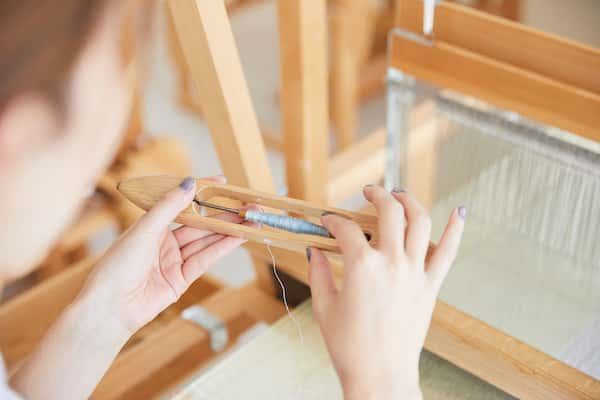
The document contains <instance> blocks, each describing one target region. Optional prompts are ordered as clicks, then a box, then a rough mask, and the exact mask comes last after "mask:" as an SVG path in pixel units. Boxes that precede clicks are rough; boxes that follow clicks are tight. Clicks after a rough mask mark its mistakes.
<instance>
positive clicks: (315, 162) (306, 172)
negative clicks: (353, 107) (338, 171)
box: [277, 0, 329, 204]
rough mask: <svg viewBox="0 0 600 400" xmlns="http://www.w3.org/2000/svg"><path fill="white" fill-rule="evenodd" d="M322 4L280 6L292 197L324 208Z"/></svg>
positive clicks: (313, 0) (300, 0)
mask: <svg viewBox="0 0 600 400" xmlns="http://www.w3.org/2000/svg"><path fill="white" fill-rule="evenodd" d="M325 3H326V2H325V0H278V2H277V8H278V19H279V42H280V46H279V48H280V69H281V108H282V112H283V138H284V139H283V140H284V152H285V159H286V168H287V184H288V193H289V195H290V196H291V197H295V198H301V199H305V200H310V201H314V202H316V203H321V204H325V203H326V186H327V176H328V174H327V157H328V131H329V115H328V111H327V109H328V93H327V92H328V88H327V74H328V73H327V14H326V4H325Z"/></svg>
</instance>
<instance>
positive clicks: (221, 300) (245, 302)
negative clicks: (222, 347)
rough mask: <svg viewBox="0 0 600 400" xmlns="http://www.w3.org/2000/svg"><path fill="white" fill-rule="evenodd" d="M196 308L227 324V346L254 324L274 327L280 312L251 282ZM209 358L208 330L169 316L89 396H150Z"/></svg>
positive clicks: (203, 302) (280, 309)
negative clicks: (202, 308) (267, 324)
mask: <svg viewBox="0 0 600 400" xmlns="http://www.w3.org/2000/svg"><path fill="white" fill-rule="evenodd" d="M201 305H202V307H204V308H205V309H207V310H208V311H209V312H211V313H212V314H213V315H215V316H217V317H218V318H219V319H221V321H223V322H224V323H225V324H226V326H227V329H228V333H229V344H228V347H227V348H230V347H231V346H232V345H233V344H235V341H236V339H237V337H238V336H239V335H240V334H241V333H243V332H244V331H245V330H247V329H248V328H250V327H251V326H252V325H254V324H255V323H256V322H258V321H263V322H266V323H273V322H275V320H277V319H278V318H280V317H281V316H282V315H283V314H284V313H285V308H284V307H283V305H282V304H281V303H280V302H278V301H276V300H275V299H274V298H271V297H269V296H267V295H266V294H264V293H262V292H261V291H260V290H259V289H258V288H257V287H256V286H254V284H248V285H246V286H244V287H242V288H240V289H224V290H221V291H219V292H217V293H216V294H214V295H212V296H210V297H209V298H207V299H205V300H204V301H202V303H201ZM213 356H214V353H213V351H212V350H211V349H210V336H209V334H208V332H207V331H205V330H204V329H203V328H201V327H199V326H197V325H195V324H193V323H192V322H189V321H186V320H183V319H181V318H174V319H173V320H171V321H169V322H168V323H167V324H166V325H164V326H162V327H161V328H160V329H157V330H155V331H154V332H152V333H151V334H150V335H148V336H147V337H145V338H144V340H143V341H141V342H140V343H138V344H136V345H135V346H133V347H131V348H130V349H128V350H127V351H125V352H123V353H122V354H120V355H119V357H118V358H117V360H116V361H115V363H114V364H113V365H112V366H111V368H110V369H109V371H108V372H107V374H106V375H105V377H104V378H103V380H102V382H101V383H100V385H99V386H98V388H97V389H96V391H95V392H94V397H98V398H102V399H146V398H150V397H154V396H156V395H158V394H160V393H164V391H165V390H167V389H168V388H170V387H173V386H174V385H175V384H177V383H178V382H180V381H181V380H182V379H184V378H185V377H187V376H189V375H190V374H192V373H194V371H197V370H198V369H199V368H200V367H202V366H203V365H205V364H206V362H208V361H209V360H210V359H211V358H212V357H213Z"/></svg>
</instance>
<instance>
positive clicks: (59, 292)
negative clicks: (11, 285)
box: [0, 257, 96, 369]
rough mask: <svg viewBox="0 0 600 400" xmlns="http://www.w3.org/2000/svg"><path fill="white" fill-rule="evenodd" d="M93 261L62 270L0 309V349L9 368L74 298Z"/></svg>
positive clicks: (93, 259)
mask: <svg viewBox="0 0 600 400" xmlns="http://www.w3.org/2000/svg"><path fill="white" fill-rule="evenodd" d="M95 261H96V258H94V257H93V258H90V259H87V260H84V261H82V262H80V263H78V264H77V265H74V266H72V267H70V268H68V269H65V270H64V271H62V272H61V273H59V274H56V275H54V276H52V277H50V278H48V279H46V280H45V281H43V282H42V283H41V284H39V285H36V286H35V287H33V288H32V289H30V290H28V291H27V292H25V293H23V294H21V295H19V296H17V297H15V298H14V299H11V300H10V301H8V302H7V303H4V304H2V305H1V306H0V348H1V349H2V356H3V357H4V362H5V363H6V365H7V367H8V368H9V369H12V368H13V367H14V366H15V365H16V364H17V363H18V361H20V360H22V359H23V357H25V356H26V355H27V354H29V353H30V352H31V351H32V350H33V348H34V346H35V345H36V344H37V343H38V341H39V340H40V338H41V337H42V336H43V335H44V333H45V332H46V330H47V329H48V327H49V326H50V324H51V323H52V322H53V321H54V320H55V319H56V318H57V317H58V316H59V315H60V313H61V312H62V310H63V309H64V308H65V307H66V306H67V305H68V304H69V303H70V302H71V301H72V300H73V299H74V298H75V296H76V295H77V293H79V290H80V289H81V286H82V285H83V282H84V280H85V278H86V277H87V275H88V273H89V271H90V270H91V268H92V266H93V265H94V263H95Z"/></svg>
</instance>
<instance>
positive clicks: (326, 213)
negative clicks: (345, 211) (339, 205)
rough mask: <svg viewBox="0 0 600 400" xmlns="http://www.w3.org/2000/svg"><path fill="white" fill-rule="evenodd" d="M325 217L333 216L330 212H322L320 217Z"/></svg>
mask: <svg viewBox="0 0 600 400" xmlns="http://www.w3.org/2000/svg"><path fill="white" fill-rule="evenodd" d="M326 215H333V213H332V212H331V211H324V212H323V214H321V217H324V216H326Z"/></svg>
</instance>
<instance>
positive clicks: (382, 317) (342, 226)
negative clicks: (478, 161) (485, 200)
mask: <svg viewBox="0 0 600 400" xmlns="http://www.w3.org/2000/svg"><path fill="white" fill-rule="evenodd" d="M364 195H365V198H366V199H367V200H368V201H370V202H371V203H372V204H373V205H374V206H375V208H376V210H377V214H378V216H379V243H378V245H377V247H375V248H374V247H372V246H370V245H369V243H367V241H366V239H365V236H364V234H363V233H362V232H361V230H360V228H359V227H358V225H356V224H355V223H354V222H352V221H350V220H347V219H345V218H343V217H340V216H336V215H333V214H328V215H325V216H323V217H322V218H321V220H322V223H323V225H324V226H325V227H326V228H327V229H328V230H329V231H330V232H331V233H332V235H333V236H334V237H335V238H336V240H337V242H338V244H339V246H340V248H341V251H342V256H343V261H344V281H343V285H342V287H341V288H340V289H337V288H336V286H335V284H334V281H333V276H332V273H331V269H330V266H329V262H328V261H327V258H326V257H325V256H324V254H323V253H322V252H321V251H319V250H317V249H307V255H308V257H309V261H310V270H309V280H310V286H311V291H312V297H313V300H312V301H313V310H314V313H315V316H316V319H317V321H318V322H319V325H320V327H321V332H322V334H323V337H324V338H325V342H326V344H327V348H328V350H329V353H330V355H331V359H332V362H333V365H334V367H335V369H336V371H337V373H338V376H339V378H340V381H341V384H342V388H343V391H344V397H345V399H346V400H350V399H378V400H385V399H419V398H421V397H422V396H421V390H420V387H419V371H418V365H419V356H420V354H421V350H422V348H423V344H424V342H425V336H426V334H427V330H428V329H429V324H430V322H431V315H432V313H433V309H434V306H435V301H436V297H437V294H438V292H439V289H440V286H441V284H442V282H443V280H444V278H445V276H446V273H447V272H448V270H449V268H450V266H451V264H452V262H453V261H454V258H455V256H456V253H457V250H458V246H459V243H460V239H461V236H462V232H463V227H464V217H465V213H466V210H465V208H464V207H459V208H457V209H455V210H454V211H453V212H452V214H451V215H450V220H449V222H448V225H447V227H446V230H445V232H444V234H443V236H442V238H441V240H440V243H439V245H438V246H437V247H436V248H435V249H434V250H433V251H432V252H431V253H430V254H428V248H429V239H430V235H431V220H430V218H429V216H428V215H427V213H426V212H425V210H424V209H423V207H422V206H421V205H420V204H419V203H418V202H417V201H416V200H415V199H414V198H413V197H412V196H411V195H410V194H408V193H407V192H405V191H401V190H395V191H392V193H388V192H387V191H386V190H384V189H383V188H381V187H378V186H372V185H371V186H367V187H365V189H364Z"/></svg>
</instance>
